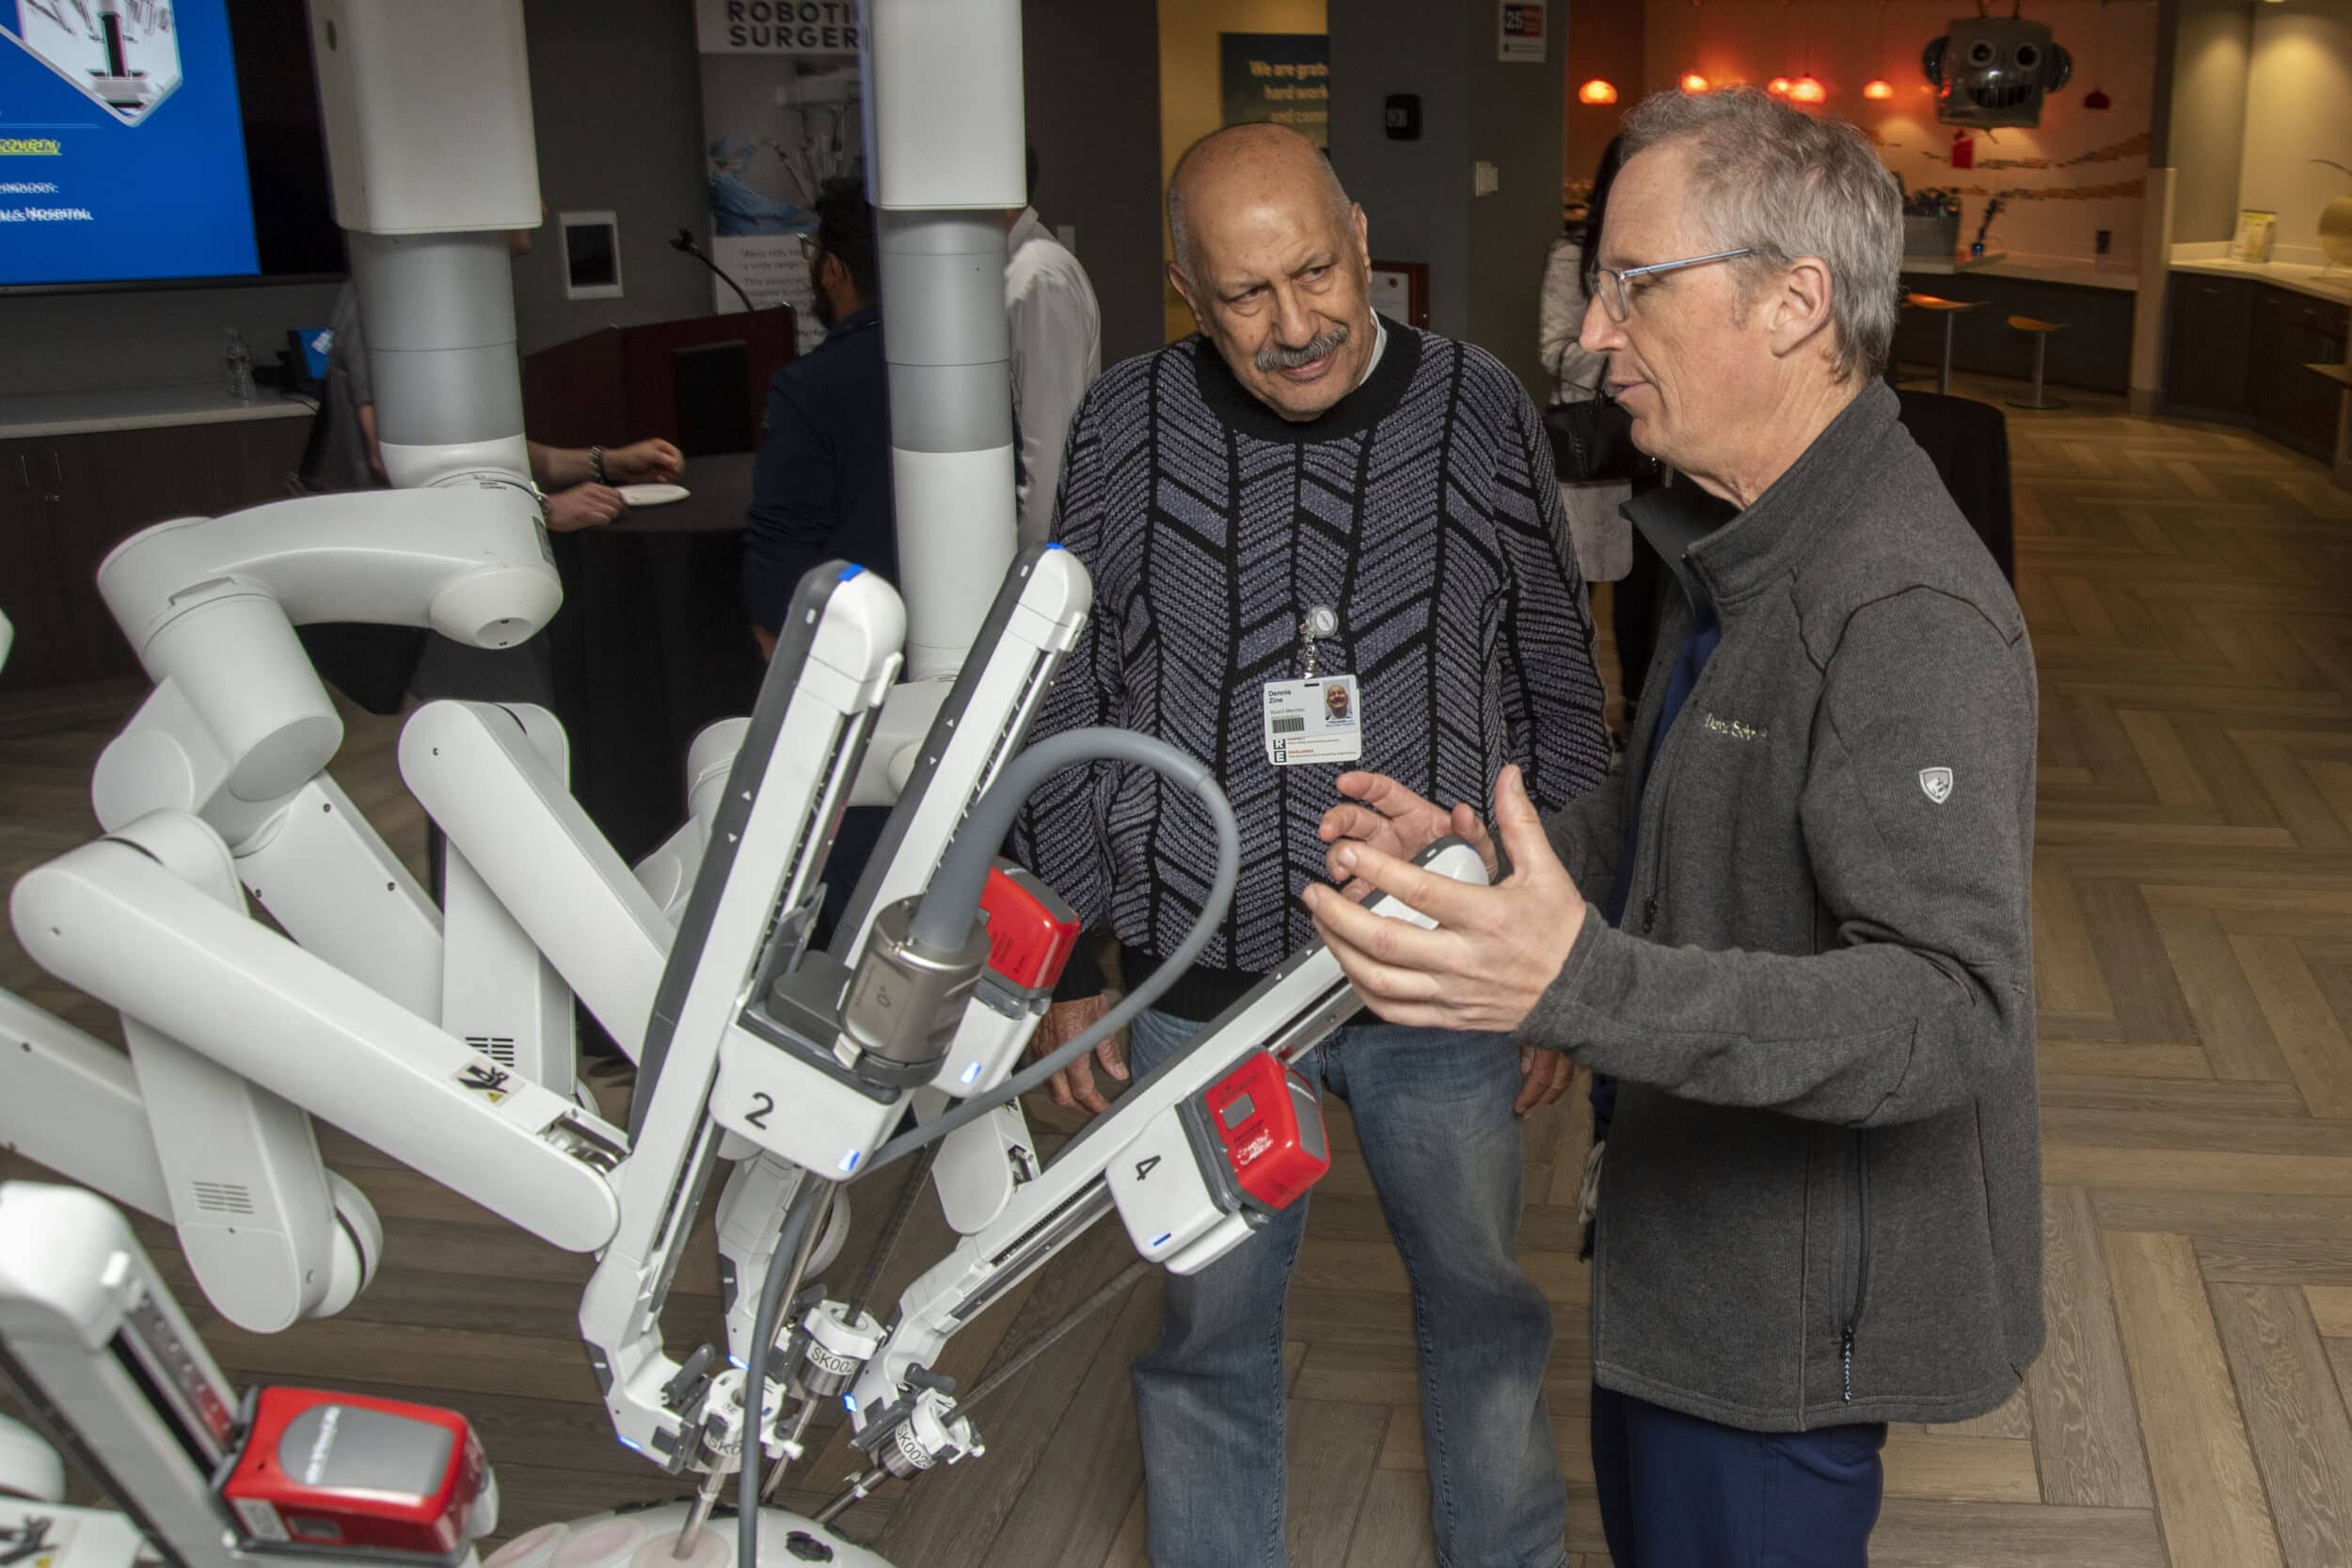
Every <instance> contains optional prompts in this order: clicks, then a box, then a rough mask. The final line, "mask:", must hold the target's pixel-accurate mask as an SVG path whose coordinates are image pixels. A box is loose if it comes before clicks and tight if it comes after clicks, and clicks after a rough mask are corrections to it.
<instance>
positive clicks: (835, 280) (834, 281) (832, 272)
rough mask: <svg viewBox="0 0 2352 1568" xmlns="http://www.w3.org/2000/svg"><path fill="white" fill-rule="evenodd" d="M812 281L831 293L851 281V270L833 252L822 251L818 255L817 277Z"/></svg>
mask: <svg viewBox="0 0 2352 1568" xmlns="http://www.w3.org/2000/svg"><path fill="white" fill-rule="evenodd" d="M811 281H812V282H814V283H815V284H816V285H817V286H818V288H819V289H822V290H823V291H825V293H833V292H834V290H835V289H838V288H841V287H842V286H844V285H845V284H847V283H848V282H849V281H850V269H849V268H848V266H846V265H844V264H843V262H842V260H841V258H840V257H838V256H835V255H834V253H833V252H832V251H830V250H820V251H818V253H817V276H816V277H814V278H813V279H811Z"/></svg>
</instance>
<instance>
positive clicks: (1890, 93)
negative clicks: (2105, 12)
mask: <svg viewBox="0 0 2352 1568" xmlns="http://www.w3.org/2000/svg"><path fill="white" fill-rule="evenodd" d="M2102 3H2104V0H2102ZM1878 54H1879V55H1880V56H1881V57H1883V56H1884V55H1885V54H1886V0H1879V39H1878ZM1862 96H1863V97H1865V98H1867V99H1868V100H1869V101H1870V102H1871V103H1885V102H1886V101H1887V100H1888V99H1890V98H1892V97H1894V96H1895V84H1894V83H1892V82H1890V81H1888V80H1887V79H1886V78H1885V77H1883V76H1873V77H1871V78H1870V79H1869V80H1868V81H1867V82H1865V83H1863V84H1862Z"/></svg>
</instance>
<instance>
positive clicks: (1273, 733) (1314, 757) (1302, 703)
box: [1265, 605, 1364, 768]
mask: <svg viewBox="0 0 2352 1568" xmlns="http://www.w3.org/2000/svg"><path fill="white" fill-rule="evenodd" d="M1339 629H1340V618H1339V616H1338V615H1336V614H1334V613H1333V612H1332V610H1331V608H1330V607H1329V606H1328V605H1317V606H1315V607H1314V608H1313V609H1311V610H1308V611H1307V613H1306V614H1304V615H1302V616H1300V617H1299V621H1298V643H1299V649H1300V655H1299V669H1300V678H1299V679H1297V680H1295V681H1268V682H1267V683H1266V686H1265V759H1266V761H1268V762H1270V763H1272V764H1273V765H1274V766H1275V767H1277V768H1295V767H1297V766H1299V765H1300V764H1301V763H1309V762H1354V761H1356V760H1357V759H1358V758H1359V757H1360V756H1362V755H1363V754H1364V705H1363V700H1362V695H1361V693H1359V691H1358V690H1357V689H1356V677H1355V676H1354V675H1351V674H1347V673H1344V672H1343V673H1335V674H1327V675H1322V674H1317V673H1315V643H1316V641H1317V640H1319V639H1324V638H1329V637H1334V636H1336V635H1338V633H1339Z"/></svg>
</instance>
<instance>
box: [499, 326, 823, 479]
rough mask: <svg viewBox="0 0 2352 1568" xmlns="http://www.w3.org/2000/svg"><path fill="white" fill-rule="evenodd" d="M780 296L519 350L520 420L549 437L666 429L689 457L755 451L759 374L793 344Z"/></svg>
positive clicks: (578, 441) (585, 439)
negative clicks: (754, 305)
mask: <svg viewBox="0 0 2352 1568" xmlns="http://www.w3.org/2000/svg"><path fill="white" fill-rule="evenodd" d="M794 330H795V328H794V323H793V318H792V309H791V307H790V306H787V305H779V306H775V307H773V308H772V309H766V310H752V311H745V312H739V313H738V314H735V315H726V316H700V317H696V318H694V319H692V320H691V321H670V322H649V323H647V324H645V325H642V326H608V327H606V328H604V329H603V330H602V331H600V332H591V333H589V334H588V335H587V336H586V337H584V338H575V339H573V340H572V341H569V342H565V343H557V344H556V345H555V346H554V347H552V348H544V349H541V350H540V351H539V352H538V353H536V354H532V355H527V356H524V359H523V423H524V426H525V428H527V429H528V430H529V431H530V432H531V437H532V440H534V441H544V442H546V443H548V445H550V446H558V447H587V446H596V445H604V446H619V445H621V444H623V443H624V442H628V441H636V440H642V439H644V438H645V437H646V436H666V437H667V438H668V439H670V440H671V441H674V442H675V443H676V445H677V448H678V450H679V451H682V452H684V453H685V454H686V455H687V456H689V457H701V456H706V455H708V454H711V453H716V452H731V451H757V450H758V449H759V437H760V426H761V421H762V420H763V419H764V417H765V415H766V412H767V405H768V378H769V377H770V376H771V375H772V374H773V373H774V372H775V370H776V367H777V366H779V365H783V364H787V363H789V362H790V360H791V359H792V357H793V355H794V353H795V349H794V341H795V340H794Z"/></svg>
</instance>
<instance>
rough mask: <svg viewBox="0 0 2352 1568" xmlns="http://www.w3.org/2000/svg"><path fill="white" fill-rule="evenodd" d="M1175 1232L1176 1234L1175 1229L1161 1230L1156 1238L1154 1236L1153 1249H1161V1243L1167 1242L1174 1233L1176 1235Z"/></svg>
mask: <svg viewBox="0 0 2352 1568" xmlns="http://www.w3.org/2000/svg"><path fill="white" fill-rule="evenodd" d="M1175 1234H1176V1232H1174V1231H1173V1230H1163V1231H1161V1232H1160V1233H1159V1235H1158V1236H1157V1237H1156V1238H1154V1239H1153V1241H1152V1250H1153V1251H1155V1252H1156V1251H1157V1250H1159V1248H1160V1246H1161V1244H1162V1243H1165V1242H1166V1241H1167V1240H1168V1238H1169V1237H1170V1236H1173V1235H1175Z"/></svg>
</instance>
